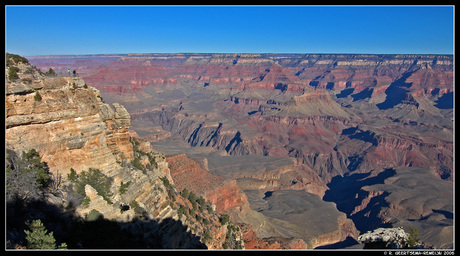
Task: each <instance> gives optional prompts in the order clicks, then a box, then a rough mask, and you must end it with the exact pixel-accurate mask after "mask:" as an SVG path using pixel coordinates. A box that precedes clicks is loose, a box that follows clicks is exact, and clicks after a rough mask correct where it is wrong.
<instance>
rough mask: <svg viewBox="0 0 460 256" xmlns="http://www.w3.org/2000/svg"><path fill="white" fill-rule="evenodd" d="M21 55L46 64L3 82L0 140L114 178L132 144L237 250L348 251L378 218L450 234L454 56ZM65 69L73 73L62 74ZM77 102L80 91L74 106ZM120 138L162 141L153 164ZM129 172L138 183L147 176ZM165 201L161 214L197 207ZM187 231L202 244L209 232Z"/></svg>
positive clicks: (54, 163)
mask: <svg viewBox="0 0 460 256" xmlns="http://www.w3.org/2000/svg"><path fill="white" fill-rule="evenodd" d="M28 59H29V61H30V63H31V64H32V65H33V66H36V67H37V69H39V70H41V71H42V72H46V71H48V70H49V69H50V68H51V69H53V70H54V71H55V72H56V73H57V74H58V76H57V77H52V78H51V77H42V78H41V80H40V81H41V82H39V81H37V82H35V80H36V79H35V77H33V78H30V79H31V82H27V81H26V80H27V75H30V74H26V73H27V72H24V71H20V72H19V73H18V74H19V78H18V79H17V80H14V81H9V82H8V83H7V101H6V106H7V121H6V122H7V145H8V143H10V144H11V147H14V150H16V151H18V153H20V152H19V151H21V150H28V149H30V148H35V149H36V150H37V151H39V153H40V156H41V157H42V159H43V161H45V162H47V163H48V165H49V168H50V170H51V171H52V170H57V169H53V168H62V170H61V169H59V170H60V171H62V172H69V169H70V167H71V166H72V164H73V163H71V162H73V161H74V162H75V164H77V165H80V166H81V167H78V166H76V167H74V169H75V170H76V171H77V172H79V171H81V170H86V169H87V168H89V167H91V166H92V165H94V168H99V169H101V170H105V173H106V175H108V176H110V177H113V178H114V181H115V182H114V183H113V184H112V186H113V188H114V189H112V190H116V188H117V187H116V185H115V184H118V187H121V182H122V181H123V184H126V182H128V181H130V179H125V178H124V177H125V176H123V175H122V174H120V173H123V171H122V170H124V169H123V168H126V167H124V166H123V165H124V164H126V163H131V162H132V161H133V160H134V159H136V157H137V158H138V160H136V161H134V164H135V165H137V163H142V164H143V166H144V167H146V166H147V165H148V164H149V163H150V165H149V167H150V168H151V169H155V170H158V172H159V173H160V174H159V175H158V177H166V178H167V180H168V182H169V184H174V186H175V188H176V189H177V188H180V189H178V190H177V191H176V192H177V194H176V197H177V198H179V197H178V196H177V195H178V194H182V192H183V190H184V189H186V190H185V191H186V192H193V194H194V195H196V196H197V197H200V196H201V197H202V198H203V199H204V200H205V201H207V202H210V203H211V204H213V205H214V208H215V209H214V210H215V214H216V216H218V215H219V214H221V216H228V217H229V220H230V221H231V223H232V227H233V225H234V226H238V229H236V228H228V225H227V230H234V229H235V230H239V232H241V236H240V235H239V233H238V232H236V233H238V235H236V233H235V235H231V234H230V235H227V236H228V237H234V238H235V239H233V240H234V241H243V242H244V245H245V248H246V249H248V248H249V249H252V248H253V249H263V248H269V249H280V248H287V249H289V248H290V249H294V248H296V249H298V248H303V249H313V248H349V247H350V246H352V248H356V246H359V244H358V241H357V239H358V236H359V235H360V234H364V233H366V232H367V231H372V230H374V229H377V228H389V227H403V228H404V229H405V230H406V231H407V230H408V229H409V228H410V227H411V228H416V229H417V230H418V232H419V233H420V240H421V241H422V242H423V243H424V244H425V245H426V246H427V247H430V246H431V247H433V248H452V247H453V180H454V175H453V172H454V170H453V146H454V145H453V143H454V142H453V121H454V119H453V109H454V88H453V68H454V63H453V56H452V55H403V54H400V55H372V54H200V53H189V54H185V53H184V54H124V55H116V54H113V55H73V56H33V57H29V58H28ZM21 65H22V64H19V68H20V69H21ZM67 69H70V70H76V74H77V76H76V77H73V76H66V72H67ZM34 72H38V70H37V71H34ZM34 74H35V73H34ZM59 74H64V76H62V75H61V76H59ZM24 78H25V79H26V80H24ZM38 80H39V79H38ZM42 80H43V81H42ZM58 81H59V82H58ZM8 84H9V85H8ZM74 84H75V86H74ZM85 84H87V87H88V88H85ZM53 86H54V87H53ZM58 86H61V87H62V88H64V87H65V88H66V90H55V89H53V88H57V87H58ZM74 87H75V88H74ZM8 88H11V89H8ZM93 88H95V89H93ZM37 91H38V92H39V94H40V95H41V101H40V102H38V101H34V95H35V94H36V92H37ZM61 91H63V92H61ZM60 99H61V100H62V103H59V102H60V101H59V100H60ZM101 99H103V101H102V100H101ZM77 100H82V101H83V102H85V103H83V104H82V105H81V106H72V104H73V103H71V102H76V101H77ZM53 102H54V103H53ZM64 102H66V103H64ZM67 102H68V103H67ZM104 102H106V103H104ZM45 103H46V104H45ZM48 103H49V104H48ZM56 103H58V104H56ZM115 103H118V104H119V105H118V104H115ZM9 104H10V105H9ZM109 104H111V105H112V106H113V108H112V107H111V106H110V105H109ZM45 105H46V107H45ZM48 105H49V106H48ZM93 105H94V106H95V108H94V109H93V108H92V106H93ZM79 111H80V112H79ZM45 113H47V115H45ZM48 113H49V114H48ZM128 116H129V118H128ZM79 118H81V119H79ZM59 122H64V124H65V125H63V126H60V123H59ZM38 126H43V127H47V128H46V129H45V131H47V132H42V133H40V136H47V137H45V138H47V139H46V140H44V139H42V140H39V139H37V137H39V136H38V135H35V136H32V135H30V138H28V139H27V141H30V142H24V139H18V137H19V138H22V136H26V135H23V134H24V130H21V129H31V130H32V131H33V129H34V127H38ZM26 127H27V128H26ZM59 127H61V128H59ZM62 127H64V128H62ZM89 127H92V128H89ZM60 129H63V130H60ZM9 130H11V131H10V132H9ZM38 131H41V128H40V129H39V130H37V132H38ZM9 133H10V134H11V135H9ZM48 134H49V135H48ZM19 135H21V136H19ZM130 136H131V137H132V136H135V137H137V138H139V139H140V140H141V141H147V142H142V143H141V144H142V145H144V144H145V145H151V147H152V148H153V149H154V150H155V151H158V152H161V153H157V157H156V158H155V159H156V160H155V163H157V165H154V164H153V162H150V159H153V156H150V158H149V157H148V156H147V155H146V154H145V155H144V153H140V154H139V153H137V154H136V153H135V152H136V149H135V148H136V147H137V148H139V146H136V145H135V143H133V142H131V143H130V141H133V140H132V139H130ZM47 140H51V141H54V142H55V143H50V145H47V143H44V141H47ZM59 140H60V141H62V143H58V142H57V141H59ZM146 147H148V146H146ZM145 150H147V149H145ZM147 151H148V150H147ZM147 151H142V152H147ZM59 154H61V155H59ZM73 154H75V157H69V156H70V155H72V156H73ZM152 154H153V153H152ZM162 154H164V155H165V158H164V159H163V158H162V157H158V156H162ZM106 157H107V160H105V158H106ZM70 159H72V160H70ZM102 159H104V160H103V161H101V160H102ZM160 163H162V164H160ZM90 165H91V166H90ZM59 166H60V167H59ZM120 166H121V167H120ZM162 166H164V167H162ZM166 166H167V168H166ZM78 168H80V169H78ZM146 168H147V167H146ZM137 170H139V169H137ZM139 173H142V172H139ZM147 173H149V172H147ZM117 175H119V176H117ZM139 175H140V174H139ZM142 175H145V174H143V173H142ZM126 176H128V175H126ZM117 177H118V178H117ZM130 177H131V176H130ZM150 179H151V180H152V179H153V178H150ZM162 179H163V178H162ZM141 180H143V182H146V181H145V179H141ZM157 180H158V179H157ZM133 182H135V181H134V180H133V181H132V182H131V184H134V183H133ZM139 182H140V181H139ZM157 183H158V184H159V186H160V185H162V182H157ZM155 184H156V183H155ZM141 185H142V184H139V185H136V186H135V187H136V188H139V187H143V186H149V187H151V189H154V188H153V187H155V186H154V185H152V184H150V183H149V182H147V183H146V184H143V186H141ZM131 186H133V185H129V187H128V192H129V190H130V188H131ZM163 186H165V185H164V184H163ZM132 188H134V186H133V187H132ZM179 190H181V191H179ZM165 191H167V189H165ZM88 192H89V193H90V194H91V192H90V189H88ZM128 192H127V194H129V193H128ZM179 192H181V193H179ZM114 194H115V193H114ZM160 194H161V193H160ZM186 194H187V193H186ZM143 195H147V194H143ZM168 196H169V195H168ZM165 197H166V196H165ZM182 197H183V196H182ZM141 198H143V197H141ZM177 198H176V203H175V204H173V206H172V207H171V206H169V207H170V208H171V209H172V211H171V213H170V214H172V215H174V214H173V213H174V210H175V211H176V212H178V211H179V212H181V213H182V212H183V209H184V207H185V206H186V205H188V206H189V207H190V208H189V209H192V210H193V209H194V207H193V203H192V202H191V201H190V200H189V201H188V202H189V203H188V204H185V203H181V202H187V200H188V199H184V201H180V200H179V199H177ZM183 198H185V197H183ZM138 199H139V198H138ZM129 200H131V198H129ZM145 200H147V201H149V200H148V199H145ZM181 200H182V199H181ZM93 201H97V200H91V202H93ZM113 201H117V202H119V203H120V204H123V203H124V204H126V203H129V202H127V201H121V200H115V199H113ZM136 201H138V203H139V204H140V203H141V202H142V203H143V204H144V205H147V202H143V201H140V199H139V200H136ZM192 201H194V200H192ZM101 202H102V201H101ZM149 202H150V201H149ZM114 204H115V203H114ZM153 205H155V204H154V203H153ZM180 205H183V207H182V208H180ZM90 206H91V204H90ZM142 207H144V206H142ZM146 208H147V207H146ZM166 208H167V207H166ZM168 209H169V208H168ZM180 209H182V210H180ZM168 211H169V210H164V211H161V210H160V212H162V214H160V216H162V215H163V214H164V215H165V216H169V214H167V212H168ZM99 212H100V213H102V211H99ZM109 212H110V211H107V212H106V213H105V214H104V213H102V214H103V215H104V216H109V215H110V214H109ZM222 214H225V215H222ZM177 215H178V216H179V215H181V216H182V214H179V213H177ZM183 216H185V215H183ZM188 216H192V215H191V214H190V211H189V215H188ZM150 217H152V218H154V216H150ZM202 217H203V216H201V218H202ZM182 218H184V217H182ZM195 218H197V219H199V218H200V217H195ZM216 218H217V219H219V217H216ZM225 218H226V217H225ZM225 218H224V219H225ZM220 219H222V217H221V218H220ZM181 220H183V219H181ZM184 221H185V222H184ZM184 221H183V222H182V223H185V225H186V226H187V225H188V224H187V223H188V222H186V220H184ZM217 222H219V221H217ZM224 222H225V221H224ZM204 226H206V225H204ZM218 226H219V225H218V223H216V231H215V232H221V233H220V234H223V233H222V229H220V230H221V231H218V230H219V229H218V228H217V227H218ZM224 226H225V225H223V227H224ZM189 227H190V226H189ZM160 230H163V229H161V228H160ZM187 230H188V229H187ZM190 230H191V233H192V234H195V235H197V236H200V239H201V240H200V241H201V242H203V239H202V238H203V237H207V236H205V235H204V234H205V233H206V232H203V231H201V233H200V231H196V232H195V233H193V230H194V229H193V228H192V227H190ZM195 230H203V229H199V228H196V229H195ZM209 232H211V231H209ZM224 233H225V232H224ZM208 234H209V233H208ZM221 237H225V234H224V235H223V236H221ZM240 237H241V240H238V239H240ZM236 238H238V239H236ZM205 240H207V239H205ZM187 241H190V240H187ZM219 241H221V240H219ZM189 244H190V243H189ZM216 244H220V246H223V244H225V242H219V243H216ZM227 244H232V245H234V246H233V247H235V246H236V245H237V244H238V242H232V243H227ZM206 245H207V246H208V248H219V247H218V246H217V245H214V246H215V247H212V246H211V245H210V243H209V241H208V243H206ZM361 248H362V246H361Z"/></svg>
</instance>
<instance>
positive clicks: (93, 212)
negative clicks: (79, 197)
mask: <svg viewBox="0 0 460 256" xmlns="http://www.w3.org/2000/svg"><path fill="white" fill-rule="evenodd" d="M102 218H104V216H103V215H102V213H100V212H99V211H98V210H95V209H92V210H91V211H90V212H89V214H88V216H86V221H96V220H98V219H102Z"/></svg>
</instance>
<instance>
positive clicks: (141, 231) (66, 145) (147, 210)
mask: <svg viewBox="0 0 460 256" xmlns="http://www.w3.org/2000/svg"><path fill="white" fill-rule="evenodd" d="M12 67H17V68H18V71H17V75H18V78H13V77H7V83H6V101H5V105H6V119H5V123H6V147H7V149H11V150H13V151H16V152H17V153H18V154H20V153H21V152H23V151H28V150H29V149H36V150H37V151H38V152H39V154H40V156H41V160H42V161H43V162H46V163H47V165H48V166H49V169H50V172H51V173H52V174H53V175H56V177H57V176H59V177H62V178H63V179H64V183H65V184H66V185H69V184H70V180H67V179H66V177H70V176H67V174H69V173H70V170H71V169H74V170H75V171H76V172H75V174H74V175H79V174H80V173H82V172H86V171H88V170H94V169H97V170H100V171H101V172H102V175H104V176H106V177H107V179H109V180H111V181H112V182H111V183H110V184H111V185H110V193H109V194H108V195H105V196H102V195H101V194H99V192H100V191H97V190H96V189H95V188H94V187H92V186H91V185H89V184H86V186H85V188H84V190H85V194H86V199H85V200H84V201H86V203H85V204H82V205H80V206H77V207H76V208H75V214H76V216H80V217H81V218H84V219H87V218H89V217H88V216H90V215H91V216H93V217H91V218H94V215H95V213H97V214H98V215H100V216H101V217H102V218H103V219H104V220H107V221H109V222H110V223H116V224H115V226H117V227H119V229H123V230H124V231H125V232H127V234H129V236H131V237H134V239H135V240H136V244H137V245H138V246H141V247H142V248H171V249H173V248H209V249H222V248H224V247H225V248H244V244H243V242H242V234H241V232H240V231H239V229H236V228H234V227H233V224H232V223H231V222H228V223H222V222H221V221H220V218H221V215H220V214H219V213H217V212H214V211H212V210H206V211H205V210H204V209H202V208H200V212H198V213H195V212H194V210H195V209H192V208H191V202H190V201H189V200H188V199H186V198H183V197H182V196H181V195H180V194H179V193H178V192H177V191H176V188H175V186H174V181H173V180H172V178H171V175H170V171H169V168H168V163H167V162H166V161H165V157H164V155H161V154H160V153H157V152H153V151H152V150H151V147H150V143H148V142H139V141H137V140H136V139H134V138H132V137H130V134H129V131H128V129H129V126H130V115H129V113H128V112H127V111H126V109H125V108H124V107H123V106H122V105H120V104H117V103H114V104H113V108H112V107H110V106H109V105H108V104H105V103H103V101H102V98H101V96H100V94H99V91H98V90H97V89H95V88H93V87H90V86H88V85H86V84H85V82H84V81H83V79H82V78H80V77H66V76H64V77H46V76H44V75H43V74H42V73H40V72H39V71H37V70H36V69H35V68H33V67H31V66H30V65H27V64H26V63H11V65H9V66H8V67H7V71H8V69H10V68H12ZM7 73H8V72H7ZM146 144H147V145H146ZM139 159H140V160H139ZM130 163H131V164H130ZM133 163H136V164H133ZM133 165H135V167H133ZM69 179H70V178H69ZM66 191H67V190H62V191H60V192H59V193H60V194H62V195H64V196H62V197H59V196H55V195H51V194H49V195H48V194H45V195H44V197H45V200H47V201H49V202H51V203H52V204H55V207H61V206H62V207H64V208H65V207H67V208H72V207H75V205H72V203H71V202H70V201H69V200H67V199H66V196H65V194H66V193H69V192H68V191H67V192H66ZM202 207H205V206H202ZM71 217H74V216H71ZM203 220H206V221H207V224H204V223H203ZM92 221H94V220H92ZM106 223H107V222H106ZM55 225H62V223H61V224H55ZM96 232H97V231H96ZM102 235H104V234H102ZM107 235H108V236H110V234H107ZM82 239H83V238H82ZM83 240H84V241H85V242H83V244H82V243H76V244H75V245H72V246H80V247H83V248H92V247H91V246H92V245H91V244H97V241H95V242H94V243H92V242H88V241H87V240H85V239H83ZM126 242H128V241H126ZM117 246H118V245H117ZM119 246H120V247H123V245H122V244H120V245H119ZM235 246H236V247H235Z"/></svg>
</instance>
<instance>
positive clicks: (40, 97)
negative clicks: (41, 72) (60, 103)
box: [34, 91, 42, 102]
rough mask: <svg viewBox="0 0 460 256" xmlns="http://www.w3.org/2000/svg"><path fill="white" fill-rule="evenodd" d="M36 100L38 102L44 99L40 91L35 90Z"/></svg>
mask: <svg viewBox="0 0 460 256" xmlns="http://www.w3.org/2000/svg"><path fill="white" fill-rule="evenodd" d="M34 100H35V101H38V102H40V101H42V96H41V95H40V93H39V92H38V91H36V92H35V95H34Z"/></svg>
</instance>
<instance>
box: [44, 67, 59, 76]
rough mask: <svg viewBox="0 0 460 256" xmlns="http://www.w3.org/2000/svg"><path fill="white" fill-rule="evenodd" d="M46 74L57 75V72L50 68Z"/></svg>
mask: <svg viewBox="0 0 460 256" xmlns="http://www.w3.org/2000/svg"><path fill="white" fill-rule="evenodd" d="M45 75H46V76H56V72H54V70H53V69H52V68H50V69H48V71H47V72H46V73H45Z"/></svg>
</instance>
